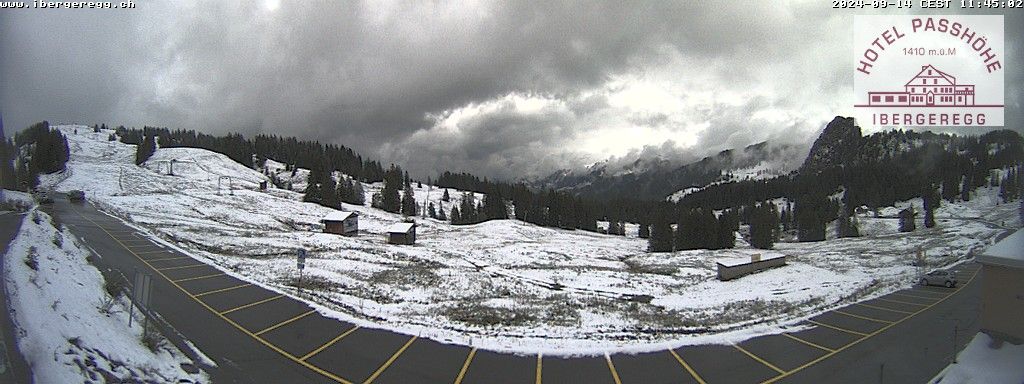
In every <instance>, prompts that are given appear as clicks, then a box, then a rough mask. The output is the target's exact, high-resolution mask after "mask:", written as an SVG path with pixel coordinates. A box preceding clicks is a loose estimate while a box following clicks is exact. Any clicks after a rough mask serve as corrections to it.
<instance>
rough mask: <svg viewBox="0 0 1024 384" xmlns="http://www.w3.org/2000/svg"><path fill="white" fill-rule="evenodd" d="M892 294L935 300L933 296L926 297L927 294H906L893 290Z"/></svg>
mask: <svg viewBox="0 0 1024 384" xmlns="http://www.w3.org/2000/svg"><path fill="white" fill-rule="evenodd" d="M892 294H893V295H899V296H906V297H912V298H915V299H921V300H935V298H934V297H928V296H917V295H911V294H907V293H902V292H893V293H892Z"/></svg>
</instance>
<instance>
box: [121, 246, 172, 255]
mask: <svg viewBox="0 0 1024 384" xmlns="http://www.w3.org/2000/svg"><path fill="white" fill-rule="evenodd" d="M126 248H127V247H126ZM132 253H134V254H136V255H150V254H154V253H171V251H168V250H166V249H161V250H156V251H142V252H132Z"/></svg>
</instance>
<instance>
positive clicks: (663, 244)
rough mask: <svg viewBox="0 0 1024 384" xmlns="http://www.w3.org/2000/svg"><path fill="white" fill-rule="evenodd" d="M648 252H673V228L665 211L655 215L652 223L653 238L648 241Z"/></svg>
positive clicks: (659, 211)
mask: <svg viewBox="0 0 1024 384" xmlns="http://www.w3.org/2000/svg"><path fill="white" fill-rule="evenodd" d="M647 250H648V251H650V252H672V226H671V225H670V224H669V221H668V217H667V216H666V215H665V214H664V212H663V210H660V209H659V210H658V212H656V213H655V214H654V220H653V221H652V222H651V237H650V238H649V239H647Z"/></svg>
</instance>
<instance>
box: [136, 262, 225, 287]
mask: <svg viewBox="0 0 1024 384" xmlns="http://www.w3.org/2000/svg"><path fill="white" fill-rule="evenodd" d="M150 268H153V267H152V266H150ZM153 270H154V271H157V272H159V270H157V269H156V268H153ZM217 276H226V275H225V274H223V273H216V274H213V275H206V276H199V277H189V278H187V279H178V280H171V282H172V283H180V282H183V281H192V280H200V279H209V278H211V277H217Z"/></svg>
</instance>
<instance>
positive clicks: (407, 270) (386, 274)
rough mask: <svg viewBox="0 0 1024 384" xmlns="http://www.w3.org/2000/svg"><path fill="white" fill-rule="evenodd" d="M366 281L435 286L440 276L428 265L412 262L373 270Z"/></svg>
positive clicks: (402, 285) (398, 284)
mask: <svg viewBox="0 0 1024 384" xmlns="http://www.w3.org/2000/svg"><path fill="white" fill-rule="evenodd" d="M367 282H368V283H370V284H373V285H376V284H384V285H393V286H399V287H436V286H438V285H439V284H440V283H441V277H440V276H438V275H437V273H435V272H434V268H432V267H431V266H430V265H423V264H412V265H408V266H404V267H398V268H392V269H385V270H383V271H379V272H375V273H374V274H373V275H372V276H370V278H369V280H368V281H367Z"/></svg>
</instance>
